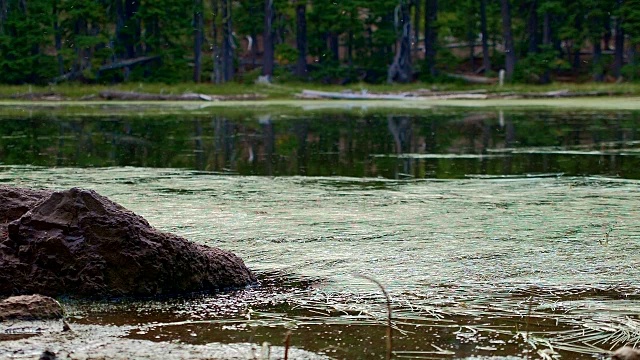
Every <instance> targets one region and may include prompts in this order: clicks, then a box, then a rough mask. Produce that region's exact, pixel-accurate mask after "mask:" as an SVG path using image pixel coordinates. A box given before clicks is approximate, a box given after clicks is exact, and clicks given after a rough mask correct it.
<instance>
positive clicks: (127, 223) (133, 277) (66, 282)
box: [0, 188, 256, 297]
mask: <svg viewBox="0 0 640 360" xmlns="http://www.w3.org/2000/svg"><path fill="white" fill-rule="evenodd" d="M3 190H5V189H4V188H0V193H2V192H3ZM9 191H13V192H17V193H20V194H25V195H24V199H25V203H29V204H30V206H31V208H30V210H29V211H28V212H26V213H24V212H23V213H22V214H21V215H17V214H19V213H20V211H21V210H24V208H23V207H19V206H13V207H12V208H11V209H19V210H20V211H19V210H11V211H12V212H11V213H10V214H8V215H5V214H2V213H0V219H3V218H6V219H8V220H12V219H13V218H15V217H16V216H19V217H18V218H16V219H15V220H13V221H12V222H10V223H9V224H8V226H7V227H6V230H5V231H7V235H8V236H5V237H4V238H3V237H2V234H0V294H5V295H13V294H32V293H40V294H44V295H49V296H55V295H77V296H83V297H96V296H152V295H160V294H176V293H185V292H193V291H203V290H219V289H229V288H237V287H243V286H246V285H248V284H251V283H254V282H255V281H256V279H255V276H254V275H253V274H252V272H251V271H250V270H249V269H247V267H246V266H245V265H244V263H243V261H242V259H240V258H239V257H237V256H236V255H234V254H232V253H230V252H228V251H224V250H221V249H217V248H211V247H207V246H203V245H199V244H196V243H193V242H190V241H188V240H186V239H184V238H182V237H180V236H177V235H174V234H169V233H163V232H160V231H158V230H156V229H154V228H153V227H151V226H150V225H149V223H147V221H146V220H145V219H143V218H142V217H140V216H138V215H136V214H134V213H133V212H131V211H129V210H127V209H125V208H123V207H122V206H120V205H118V204H116V203H114V202H113V201H111V200H109V199H107V198H106V197H104V196H101V195H99V194H97V193H96V192H95V191H92V190H84V189H78V188H73V189H71V190H67V191H60V192H54V193H50V194H49V193H46V192H38V193H33V194H31V193H29V192H28V191H26V190H24V189H21V190H9ZM26 194H31V195H32V196H28V195H26ZM0 196H2V195H0ZM12 196H13V195H12ZM13 197H14V198H15V196H13ZM0 198H1V197H0ZM1 210H2V208H0V211H1ZM0 229H1V228H0ZM0 231H1V230H0Z"/></svg>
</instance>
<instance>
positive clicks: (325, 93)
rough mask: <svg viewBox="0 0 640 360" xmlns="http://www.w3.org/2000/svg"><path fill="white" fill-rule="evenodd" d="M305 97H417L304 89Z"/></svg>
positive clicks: (338, 98)
mask: <svg viewBox="0 0 640 360" xmlns="http://www.w3.org/2000/svg"><path fill="white" fill-rule="evenodd" d="M299 97H301V98H305V99H337V100H408V99H412V98H413V99H415V97H413V96H411V95H409V94H405V93H402V94H372V93H368V92H366V91H362V92H360V93H353V92H330V91H317V90H302V94H300V95H299Z"/></svg>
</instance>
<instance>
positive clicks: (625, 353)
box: [611, 346, 640, 360]
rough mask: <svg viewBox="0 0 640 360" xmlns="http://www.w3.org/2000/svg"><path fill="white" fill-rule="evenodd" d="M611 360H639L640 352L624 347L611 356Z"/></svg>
mask: <svg viewBox="0 0 640 360" xmlns="http://www.w3.org/2000/svg"><path fill="white" fill-rule="evenodd" d="M611 360H640V350H638V349H634V348H632V347H630V346H625V347H623V348H620V349H618V350H616V351H615V352H614V353H613V354H612V355H611Z"/></svg>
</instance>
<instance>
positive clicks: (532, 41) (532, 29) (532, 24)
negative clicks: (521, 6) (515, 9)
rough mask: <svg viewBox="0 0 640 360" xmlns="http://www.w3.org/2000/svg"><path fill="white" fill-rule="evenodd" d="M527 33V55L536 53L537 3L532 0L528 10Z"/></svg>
mask: <svg viewBox="0 0 640 360" xmlns="http://www.w3.org/2000/svg"><path fill="white" fill-rule="evenodd" d="M527 32H528V33H529V54H535V53H537V52H538V2H537V1H536V0H533V1H532V2H531V7H530V9H529V21H528V22H527Z"/></svg>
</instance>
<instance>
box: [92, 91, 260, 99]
mask: <svg viewBox="0 0 640 360" xmlns="http://www.w3.org/2000/svg"><path fill="white" fill-rule="evenodd" d="M98 97H100V98H101V99H105V100H121V101H229V100H258V99H262V98H264V97H265V95H261V94H240V95H206V94H197V93H185V94H150V93H140V92H133V91H113V90H105V91H101V92H100V93H99V94H98Z"/></svg>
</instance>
